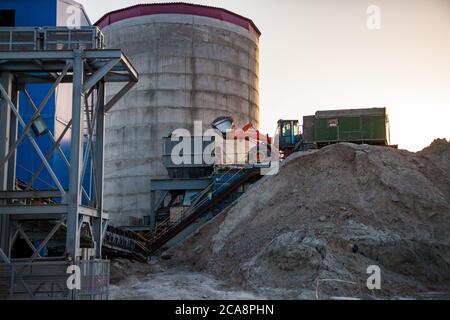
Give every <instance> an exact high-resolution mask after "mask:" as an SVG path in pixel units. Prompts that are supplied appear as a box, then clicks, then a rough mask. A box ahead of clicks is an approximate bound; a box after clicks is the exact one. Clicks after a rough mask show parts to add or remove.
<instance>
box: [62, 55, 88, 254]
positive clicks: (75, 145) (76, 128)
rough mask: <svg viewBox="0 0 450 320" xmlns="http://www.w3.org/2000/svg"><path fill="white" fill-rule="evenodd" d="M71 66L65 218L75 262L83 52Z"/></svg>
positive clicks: (80, 160)
mask: <svg viewBox="0 0 450 320" xmlns="http://www.w3.org/2000/svg"><path fill="white" fill-rule="evenodd" d="M74 54H75V59H74V64H73V87H72V139H71V143H70V170H69V192H68V205H69V207H68V218H67V237H66V250H67V254H68V255H69V256H70V257H71V258H72V259H73V260H74V261H75V260H77V258H78V257H77V254H78V248H79V247H80V237H79V233H78V223H79V222H78V207H79V205H80V204H81V195H80V185H81V171H82V168H81V165H82V161H83V151H82V149H83V148H82V146H83V142H82V138H83V134H82V116H81V113H82V109H83V108H82V103H83V101H82V94H83V78H84V72H83V71H84V61H83V51H82V50H75V51H74Z"/></svg>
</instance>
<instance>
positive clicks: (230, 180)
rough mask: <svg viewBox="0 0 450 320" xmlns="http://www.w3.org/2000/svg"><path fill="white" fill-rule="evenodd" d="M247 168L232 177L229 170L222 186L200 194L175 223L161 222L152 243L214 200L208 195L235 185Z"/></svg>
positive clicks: (216, 193) (210, 188)
mask: <svg viewBox="0 0 450 320" xmlns="http://www.w3.org/2000/svg"><path fill="white" fill-rule="evenodd" d="M245 169H246V168H240V169H239V170H237V171H236V172H234V174H232V175H231V176H229V175H228V173H229V172H231V171H232V170H233V169H229V170H228V171H227V172H226V174H224V175H223V177H224V178H223V180H222V181H221V185H220V186H219V187H218V188H217V189H214V190H213V187H214V183H211V184H210V185H209V186H208V187H207V188H205V189H204V190H203V191H201V192H200V193H198V194H197V195H196V196H195V198H194V199H193V200H192V203H191V205H190V206H189V207H188V208H186V209H185V210H183V212H182V213H181V214H180V216H179V217H177V219H176V220H175V221H172V220H171V219H170V217H169V218H167V219H166V220H164V221H162V222H160V223H159V224H158V226H157V227H156V230H155V233H154V237H153V239H151V242H152V243H155V242H157V241H158V240H159V239H161V238H162V237H163V236H164V235H166V234H167V233H168V232H169V231H170V230H172V229H174V228H175V227H177V226H178V225H179V224H180V223H182V222H183V221H185V220H186V219H187V218H188V217H190V216H191V215H192V214H194V213H195V212H196V211H197V210H199V209H200V208H202V207H203V206H204V205H206V204H207V203H208V202H209V201H211V200H212V199H210V198H209V196H208V194H209V193H211V192H212V193H213V196H214V195H218V194H220V193H222V192H223V191H225V190H226V189H227V188H228V187H230V186H231V185H233V184H234V182H235V180H236V178H238V177H239V176H241V175H242V174H243V172H244V171H245Z"/></svg>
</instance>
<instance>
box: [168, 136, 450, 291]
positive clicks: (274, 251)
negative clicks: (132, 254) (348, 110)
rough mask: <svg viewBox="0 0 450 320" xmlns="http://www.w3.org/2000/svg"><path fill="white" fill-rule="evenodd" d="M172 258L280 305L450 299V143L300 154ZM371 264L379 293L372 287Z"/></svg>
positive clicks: (337, 148) (339, 147)
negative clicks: (414, 149)
mask: <svg viewBox="0 0 450 320" xmlns="http://www.w3.org/2000/svg"><path fill="white" fill-rule="evenodd" d="M281 216H283V217H281ZM194 249H195V250H194ZM170 254H171V255H173V258H172V260H171V261H170V262H168V263H169V264H171V265H177V266H179V265H180V264H181V265H185V266H189V268H191V269H192V270H196V271H207V272H211V273H213V274H215V275H216V276H217V277H220V278H221V279H224V280H225V279H226V281H228V282H230V283H233V284H236V285H240V286H242V287H243V288H245V289H246V290H253V291H256V290H257V291H260V290H262V289H264V290H267V292H275V293H274V294H273V295H272V297H275V298H277V297H288V298H293V299H297V298H300V299H302V298H307V299H310V298H311V299H314V298H319V299H321V298H332V297H354V298H363V299H368V298H390V299H395V298H402V299H403V298H421V297H422V298H423V297H426V298H429V297H436V296H435V295H433V292H435V293H436V294H437V292H439V294H441V293H443V294H444V295H445V294H448V292H450V142H448V141H446V140H445V139H441V140H436V141H435V142H433V143H432V144H431V145H430V146H429V147H427V148H425V149H424V150H423V151H421V152H418V153H411V152H408V151H405V150H397V149H393V148H387V147H378V146H368V145H354V144H349V143H341V144H336V145H331V146H328V147H325V148H323V149H321V150H318V151H309V152H304V153H298V154H294V155H293V156H291V157H290V158H288V159H287V160H286V161H285V162H284V163H283V164H282V166H281V168H280V172H279V173H278V174H277V175H274V176H266V177H263V178H262V179H261V180H260V181H258V182H257V183H256V184H254V185H253V186H252V187H251V188H250V189H249V190H248V192H246V194H244V195H243V196H242V197H241V198H240V200H239V201H238V202H236V203H235V204H234V205H233V206H232V207H231V208H229V209H228V210H227V211H226V212H224V213H223V214H221V215H219V216H217V217H216V218H215V219H213V220H211V221H210V222H209V223H208V224H207V225H205V226H204V227H202V228H201V229H199V230H198V231H197V233H196V234H195V235H193V236H192V237H191V238H190V239H188V240H186V241H185V242H184V243H182V244H180V245H179V246H177V247H175V248H172V249H171V250H170ZM371 265H377V266H379V267H380V268H381V279H382V281H381V289H380V290H369V289H368V288H367V286H366V281H367V278H368V276H369V275H368V274H367V268H368V267H369V266H371ZM271 290H272V291H271ZM449 296H450V295H449ZM438 297H442V296H439V295H438Z"/></svg>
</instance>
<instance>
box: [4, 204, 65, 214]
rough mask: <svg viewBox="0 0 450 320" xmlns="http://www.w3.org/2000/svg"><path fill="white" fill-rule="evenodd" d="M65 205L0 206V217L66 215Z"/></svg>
mask: <svg viewBox="0 0 450 320" xmlns="http://www.w3.org/2000/svg"><path fill="white" fill-rule="evenodd" d="M67 209H68V207H67V205H65V204H30V205H19V204H18V205H11V204H10V205H5V206H0V215H4V214H7V215H22V214H36V215H40V214H67Z"/></svg>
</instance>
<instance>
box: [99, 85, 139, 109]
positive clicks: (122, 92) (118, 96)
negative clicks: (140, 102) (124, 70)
mask: <svg viewBox="0 0 450 320" xmlns="http://www.w3.org/2000/svg"><path fill="white" fill-rule="evenodd" d="M135 84H136V82H128V83H127V84H126V85H125V86H124V87H123V88H122V89H120V91H119V92H117V93H116V94H115V95H114V96H113V97H112V98H111V100H109V101H108V103H107V104H106V106H105V112H108V111H109V110H110V109H111V108H112V107H113V106H114V105H115V104H116V103H117V101H119V100H120V99H121V98H122V97H123V96H124V95H125V94H126V93H128V91H130V90H131V88H133V87H134V85H135Z"/></svg>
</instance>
